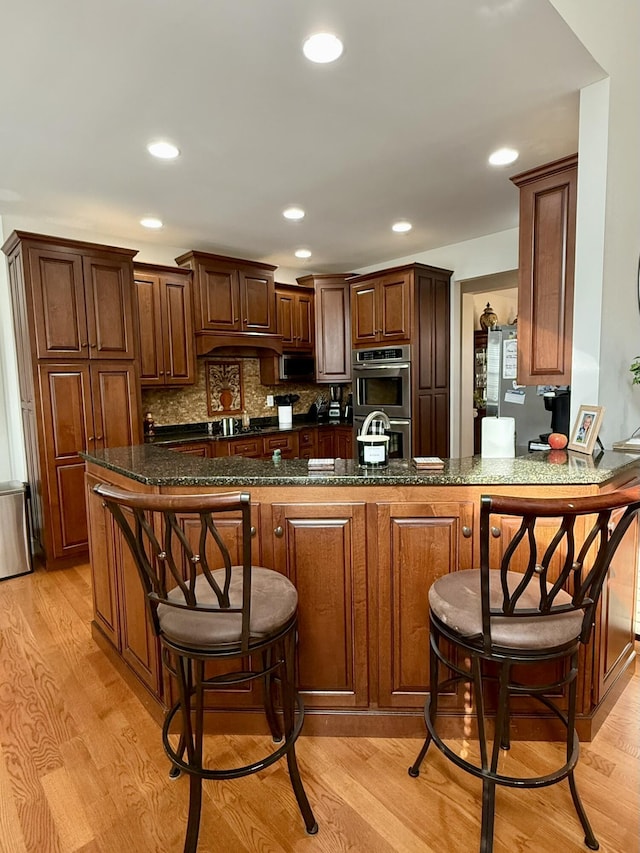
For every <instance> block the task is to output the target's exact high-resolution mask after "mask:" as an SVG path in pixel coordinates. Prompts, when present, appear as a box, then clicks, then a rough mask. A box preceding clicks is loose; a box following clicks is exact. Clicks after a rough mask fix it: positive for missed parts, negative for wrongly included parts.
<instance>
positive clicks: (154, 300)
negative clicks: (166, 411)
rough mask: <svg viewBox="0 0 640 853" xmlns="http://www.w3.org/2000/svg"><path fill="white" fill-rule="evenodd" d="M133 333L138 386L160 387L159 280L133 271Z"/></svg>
mask: <svg viewBox="0 0 640 853" xmlns="http://www.w3.org/2000/svg"><path fill="white" fill-rule="evenodd" d="M134 288H135V295H136V303H137V309H138V310H137V321H138V324H137V331H138V342H139V352H140V384H141V385H143V386H145V387H153V386H154V385H163V384H164V377H165V366H164V346H163V333H162V309H161V305H160V277H159V276H157V275H152V274H151V273H141V272H138V271H136V272H135V275H134Z"/></svg>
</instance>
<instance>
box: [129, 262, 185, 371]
mask: <svg viewBox="0 0 640 853" xmlns="http://www.w3.org/2000/svg"><path fill="white" fill-rule="evenodd" d="M191 276H192V273H191V270H187V269H175V268H172V267H162V266H156V265H152V264H136V265H135V269H134V284H135V294H136V302H137V309H138V311H137V329H138V339H139V341H140V382H141V384H142V385H143V386H146V387H154V386H167V385H193V383H194V382H195V357H194V337H193V307H192V294H191Z"/></svg>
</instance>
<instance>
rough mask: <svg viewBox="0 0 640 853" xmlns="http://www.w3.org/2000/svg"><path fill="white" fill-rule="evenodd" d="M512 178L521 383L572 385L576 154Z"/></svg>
mask: <svg viewBox="0 0 640 853" xmlns="http://www.w3.org/2000/svg"><path fill="white" fill-rule="evenodd" d="M511 180H512V181H513V183H514V184H515V185H516V186H517V187H518V188H519V189H520V259H519V282H518V382H520V383H521V384H523V385H547V384H548V385H568V384H570V383H571V348H572V334H573V284H574V270H575V244H576V196H577V186H578V155H577V154H576V155H573V156H571V157H565V158H563V159H562V160H556V161H555V162H554V163H549V164H547V165H546V166H540V167H539V168H537V169H532V170H531V171H528V172H523V173H522V174H520V175H516V176H515V177H513V178H511Z"/></svg>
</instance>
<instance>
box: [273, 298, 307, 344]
mask: <svg viewBox="0 0 640 853" xmlns="http://www.w3.org/2000/svg"><path fill="white" fill-rule="evenodd" d="M275 290H276V330H277V332H278V334H279V335H282V348H283V349H285V350H289V351H291V350H299V351H303V352H312V351H313V342H314V331H315V330H314V312H313V290H311V289H310V288H307V287H298V286H297V285H287V284H278V283H276V286H275Z"/></svg>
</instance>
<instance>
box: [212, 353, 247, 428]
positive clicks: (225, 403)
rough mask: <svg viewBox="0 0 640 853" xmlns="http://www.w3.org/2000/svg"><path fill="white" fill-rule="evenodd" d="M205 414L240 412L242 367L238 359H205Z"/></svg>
mask: <svg viewBox="0 0 640 853" xmlns="http://www.w3.org/2000/svg"><path fill="white" fill-rule="evenodd" d="M204 372H205V382H206V385H207V414H209V415H238V414H241V413H242V367H241V365H240V362H239V361H205V363H204Z"/></svg>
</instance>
